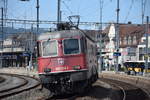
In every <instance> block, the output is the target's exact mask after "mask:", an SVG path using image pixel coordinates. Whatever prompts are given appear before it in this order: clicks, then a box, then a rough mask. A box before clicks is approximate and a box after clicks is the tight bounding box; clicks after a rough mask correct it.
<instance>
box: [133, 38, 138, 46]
mask: <svg viewBox="0 0 150 100" xmlns="http://www.w3.org/2000/svg"><path fill="white" fill-rule="evenodd" d="M133 44H137V41H136V36H134V37H133Z"/></svg>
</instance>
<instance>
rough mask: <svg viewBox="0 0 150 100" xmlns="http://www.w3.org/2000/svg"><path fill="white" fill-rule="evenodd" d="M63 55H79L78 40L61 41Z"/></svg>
mask: <svg viewBox="0 0 150 100" xmlns="http://www.w3.org/2000/svg"><path fill="white" fill-rule="evenodd" d="M63 45H64V54H78V53H79V51H80V50H79V39H65V40H64V41H63Z"/></svg>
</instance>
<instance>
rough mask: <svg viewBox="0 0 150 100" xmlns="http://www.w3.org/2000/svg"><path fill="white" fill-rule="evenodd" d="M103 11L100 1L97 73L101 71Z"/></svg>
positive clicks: (101, 0)
mask: <svg viewBox="0 0 150 100" xmlns="http://www.w3.org/2000/svg"><path fill="white" fill-rule="evenodd" d="M102 10H103V0H100V29H99V32H100V34H99V70H98V71H99V73H101V71H102V67H103V66H102V14H103V12H102Z"/></svg>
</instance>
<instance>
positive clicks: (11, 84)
mask: <svg viewBox="0 0 150 100" xmlns="http://www.w3.org/2000/svg"><path fill="white" fill-rule="evenodd" d="M0 77H1V79H0V80H3V81H1V82H0V99H3V98H7V97H10V96H14V95H16V94H19V93H22V92H24V91H28V90H31V89H34V88H36V87H38V86H39V85H40V82H39V81H38V80H37V79H36V78H32V77H27V76H23V75H15V74H4V73H0Z"/></svg>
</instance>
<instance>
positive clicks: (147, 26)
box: [145, 16, 149, 74]
mask: <svg viewBox="0 0 150 100" xmlns="http://www.w3.org/2000/svg"><path fill="white" fill-rule="evenodd" d="M148 29H149V17H148V16H147V17H146V44H145V45H146V52H145V74H146V73H147V70H148Z"/></svg>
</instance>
